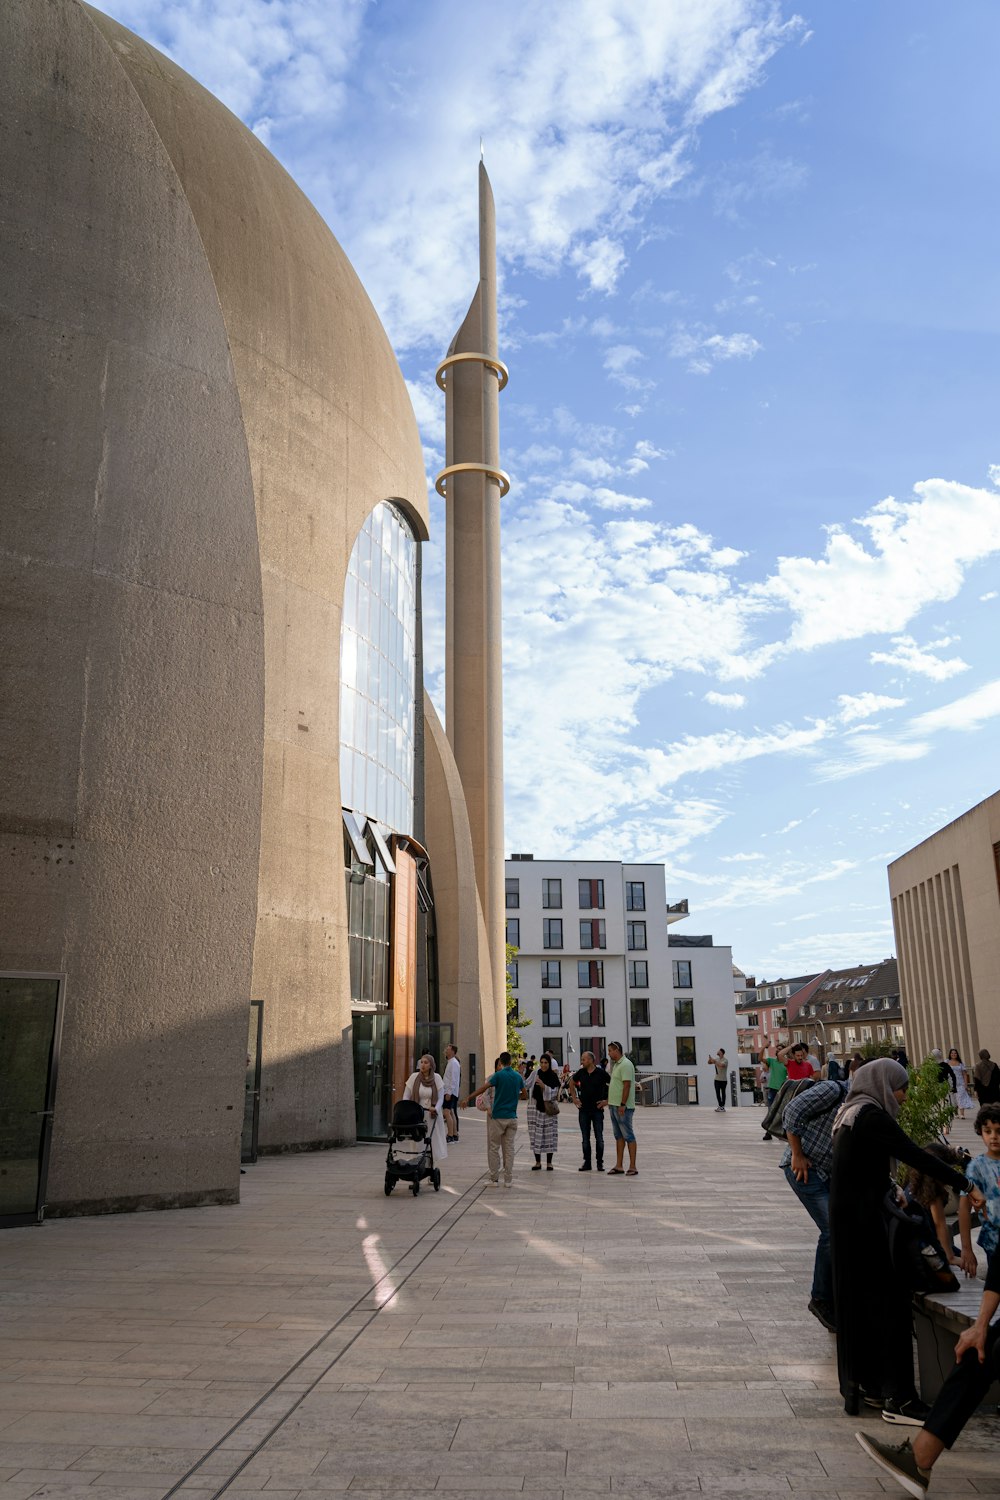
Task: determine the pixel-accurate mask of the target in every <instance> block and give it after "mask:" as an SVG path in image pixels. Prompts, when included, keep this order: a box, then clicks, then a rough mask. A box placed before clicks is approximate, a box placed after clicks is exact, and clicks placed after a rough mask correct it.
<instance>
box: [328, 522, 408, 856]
mask: <svg viewBox="0 0 1000 1500" xmlns="http://www.w3.org/2000/svg"><path fill="white" fill-rule="evenodd" d="M416 665H417V541H416V538H415V536H414V534H413V532H412V530H411V529H410V526H409V524H408V522H407V521H406V520H405V519H404V517H403V514H402V511H400V510H399V508H398V507H397V506H395V505H393V504H391V503H390V502H389V501H383V502H382V503H381V504H380V505H376V507H375V509H374V510H373V511H372V513H371V515H370V516H369V517H368V519H367V520H366V521H365V524H364V525H363V526H362V528H361V530H360V532H359V533H358V538H357V541H356V542H355V543H354V551H353V552H352V553H351V561H350V563H349V565H348V569H347V582H346V583H345V585H344V618H343V625H342V627H341V633H340V786H341V798H342V801H343V803H344V806H345V807H351V808H353V809H354V810H355V812H359V813H364V814H365V816H366V817H369V818H374V819H375V820H376V822H379V823H382V824H384V825H385V826H386V827H388V828H392V829H394V830H395V832H397V833H412V832H413V824H414V806H413V799H414V742H415V734H416V709H417V703H416V687H417V684H416Z"/></svg>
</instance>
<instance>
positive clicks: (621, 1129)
mask: <svg viewBox="0 0 1000 1500" xmlns="http://www.w3.org/2000/svg"><path fill="white" fill-rule="evenodd" d="M608 1057H609V1058H610V1059H611V1084H610V1087H609V1088H608V1114H609V1115H610V1116H611V1129H612V1131H613V1132H614V1137H615V1156H616V1161H615V1165H614V1166H613V1167H612V1168H611V1170H610V1172H609V1173H608V1176H609V1177H621V1176H623V1175H624V1176H625V1177H638V1175H639V1173H638V1172H637V1170H636V1165H635V1131H634V1130H633V1129H632V1117H633V1115H634V1114H635V1065H634V1064H633V1062H632V1059H631V1058H629V1057H626V1056H625V1053H624V1050H623V1048H622V1044H621V1042H609V1043H608ZM626 1146H628V1171H627V1172H626V1171H625V1169H624V1166H623V1162H624V1160H625V1147H626Z"/></svg>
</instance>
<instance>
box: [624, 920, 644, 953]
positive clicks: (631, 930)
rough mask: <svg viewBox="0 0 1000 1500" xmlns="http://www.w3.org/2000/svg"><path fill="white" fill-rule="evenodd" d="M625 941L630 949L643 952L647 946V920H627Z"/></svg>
mask: <svg viewBox="0 0 1000 1500" xmlns="http://www.w3.org/2000/svg"><path fill="white" fill-rule="evenodd" d="M625 942H626V945H627V946H628V948H629V950H630V951H631V950H633V949H638V950H639V952H640V953H641V952H642V951H643V950H644V949H645V947H646V924H645V922H626V923H625Z"/></svg>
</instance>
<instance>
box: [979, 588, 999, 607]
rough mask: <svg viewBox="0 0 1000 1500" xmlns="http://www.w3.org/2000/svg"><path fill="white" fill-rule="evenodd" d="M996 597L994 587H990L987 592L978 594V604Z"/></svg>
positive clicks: (986, 602)
mask: <svg viewBox="0 0 1000 1500" xmlns="http://www.w3.org/2000/svg"><path fill="white" fill-rule="evenodd" d="M996 597H997V591H996V589H990V590H989V591H988V592H987V593H985V594H980V596H979V602H980V604H988V603H989V602H990V600H991V599H995V598H996Z"/></svg>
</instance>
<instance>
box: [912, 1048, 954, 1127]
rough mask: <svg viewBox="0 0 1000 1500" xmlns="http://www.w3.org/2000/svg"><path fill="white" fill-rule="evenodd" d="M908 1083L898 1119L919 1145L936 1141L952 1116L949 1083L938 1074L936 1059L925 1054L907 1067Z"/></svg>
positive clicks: (949, 1122)
mask: <svg viewBox="0 0 1000 1500" xmlns="http://www.w3.org/2000/svg"><path fill="white" fill-rule="evenodd" d="M909 1072H910V1087H909V1088H908V1089H907V1091H906V1098H905V1099H904V1100H903V1103H902V1106H901V1108H900V1111H899V1123H900V1126H901V1127H902V1129H903V1130H905V1131H906V1133H907V1135H908V1136H909V1137H910V1139H911V1140H912V1141H916V1143H917V1145H918V1146H928V1145H930V1143H931V1141H936V1140H937V1139H938V1138H939V1137H940V1135H941V1133H942V1131H944V1130H946V1129H947V1128H948V1126H949V1125H950V1124H951V1122H952V1120H953V1119H954V1118H955V1110H954V1108H953V1107H952V1105H951V1103H950V1102H949V1099H948V1084H947V1082H946V1081H945V1080H943V1079H942V1078H941V1077H940V1076H939V1074H938V1061H937V1058H934V1057H925V1058H924V1060H923V1062H922V1063H921V1064H920V1066H919V1067H912V1066H911V1067H910V1070H909Z"/></svg>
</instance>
